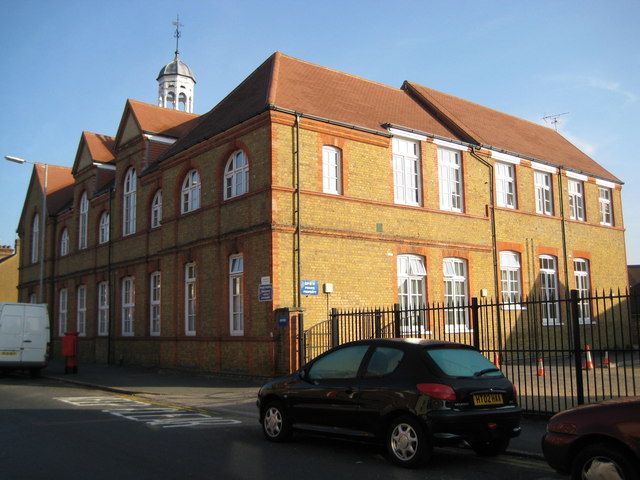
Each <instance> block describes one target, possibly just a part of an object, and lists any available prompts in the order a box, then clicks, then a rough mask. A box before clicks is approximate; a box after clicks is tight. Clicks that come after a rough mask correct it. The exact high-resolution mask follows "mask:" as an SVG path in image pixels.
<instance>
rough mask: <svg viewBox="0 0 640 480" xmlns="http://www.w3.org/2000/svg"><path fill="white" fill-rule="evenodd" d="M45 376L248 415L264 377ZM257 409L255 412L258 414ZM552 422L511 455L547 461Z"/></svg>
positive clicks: (165, 373) (117, 370) (524, 436)
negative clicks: (544, 449) (548, 430)
mask: <svg viewBox="0 0 640 480" xmlns="http://www.w3.org/2000/svg"><path fill="white" fill-rule="evenodd" d="M42 375H43V377H46V378H51V379H55V380H58V381H62V382H66V383H69V384H75V385H80V386H84V387H89V388H94V389H97V390H102V391H109V392H113V393H119V394H126V395H135V396H137V397H140V398H142V399H147V400H149V401H152V402H155V403H160V404H164V405H171V406H177V407H183V408H188V409H191V410H196V411H201V412H204V413H219V412H220V410H224V411H227V412H229V411H233V409H237V413H239V414H243V415H247V412H254V414H255V420H256V422H257V419H258V412H257V409H255V401H256V397H257V394H258V389H259V388H260V385H262V384H263V383H265V382H266V379H264V378H250V377H239V376H223V375H206V374H199V373H193V372H184V371H176V370H162V369H157V368H144V367H136V366H120V365H117V366H116V365H104V364H81V365H79V367H78V373H76V374H65V373H64V363H63V361H61V360H54V361H52V362H50V363H49V365H48V366H47V368H46V369H45V370H43V372H42ZM252 407H253V410H252ZM546 425H547V418H546V417H541V416H528V415H525V416H523V418H522V421H521V427H522V433H521V434H520V436H519V437H516V438H514V439H512V440H511V443H510V445H509V448H508V450H507V453H508V454H512V455H516V456H524V457H533V458H543V456H542V447H541V444H540V442H541V440H542V436H543V435H544V433H545V430H546Z"/></svg>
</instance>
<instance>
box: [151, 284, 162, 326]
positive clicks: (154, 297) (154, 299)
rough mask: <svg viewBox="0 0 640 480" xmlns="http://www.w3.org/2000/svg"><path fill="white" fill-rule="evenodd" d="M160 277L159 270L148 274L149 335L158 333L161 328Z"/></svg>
mask: <svg viewBox="0 0 640 480" xmlns="http://www.w3.org/2000/svg"><path fill="white" fill-rule="evenodd" d="M161 280H162V277H161V274H160V272H159V271H156V272H153V273H152V274H151V275H149V334H150V335H151V336H158V335H160V328H161V323H160V321H161V315H162V312H161V307H160V301H161V295H162V282H161Z"/></svg>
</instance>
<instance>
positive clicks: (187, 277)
mask: <svg viewBox="0 0 640 480" xmlns="http://www.w3.org/2000/svg"><path fill="white" fill-rule="evenodd" d="M184 333H185V335H195V334H196V264H195V263H187V264H186V265H185V266H184Z"/></svg>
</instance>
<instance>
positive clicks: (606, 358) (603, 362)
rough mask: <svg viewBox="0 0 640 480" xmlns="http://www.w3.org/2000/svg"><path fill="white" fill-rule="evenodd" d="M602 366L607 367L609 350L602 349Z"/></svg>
mask: <svg viewBox="0 0 640 480" xmlns="http://www.w3.org/2000/svg"><path fill="white" fill-rule="evenodd" d="M602 368H609V351H608V350H605V351H604V357H603V358H602Z"/></svg>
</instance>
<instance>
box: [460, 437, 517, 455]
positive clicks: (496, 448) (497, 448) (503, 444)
mask: <svg viewBox="0 0 640 480" xmlns="http://www.w3.org/2000/svg"><path fill="white" fill-rule="evenodd" d="M469 444H470V445H471V448H472V449H473V451H474V452H476V454H477V455H479V456H481V457H495V456H497V455H500V454H502V453H504V452H505V450H506V449H507V447H508V446H509V439H508V438H506V437H501V438H494V439H493V440H487V441H480V442H470V443H469Z"/></svg>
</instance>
